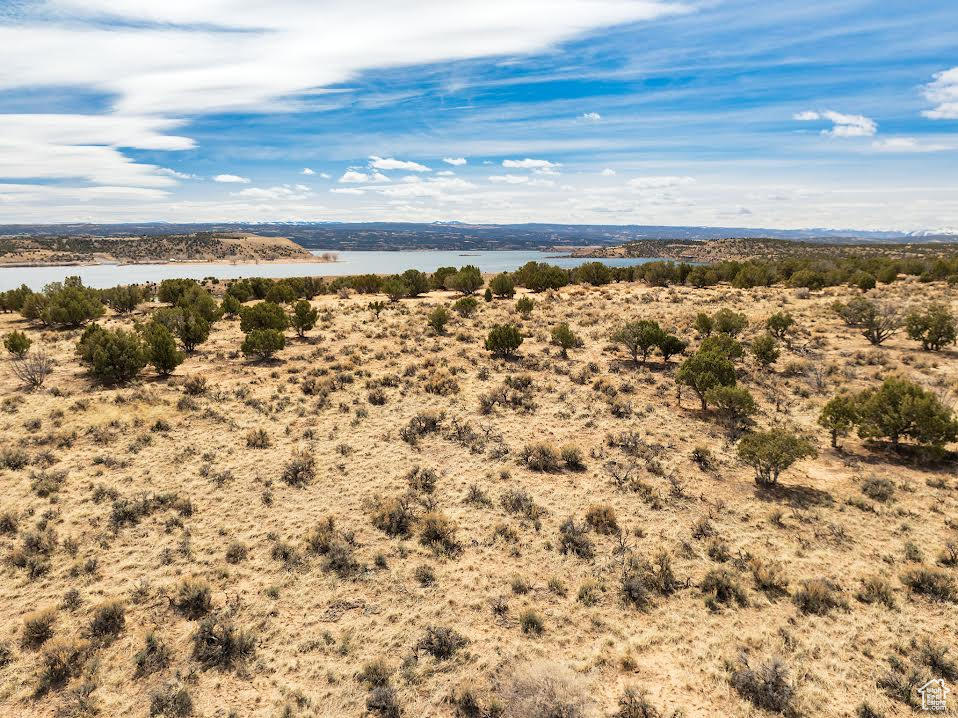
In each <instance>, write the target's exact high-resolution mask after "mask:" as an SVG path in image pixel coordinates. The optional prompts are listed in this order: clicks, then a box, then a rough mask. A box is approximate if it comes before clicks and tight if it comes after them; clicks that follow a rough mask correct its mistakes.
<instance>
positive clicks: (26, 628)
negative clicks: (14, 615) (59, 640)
mask: <svg viewBox="0 0 958 718" xmlns="http://www.w3.org/2000/svg"><path fill="white" fill-rule="evenodd" d="M56 620H57V612H56V609H55V608H44V609H42V610H39V611H33V612H32V613H28V614H27V615H26V616H24V617H23V635H22V637H21V639H20V642H21V643H22V644H23V645H24V646H26V647H27V648H37V647H38V646H41V645H43V644H44V643H46V642H47V641H48V640H50V639H51V638H52V637H53V624H54V623H56Z"/></svg>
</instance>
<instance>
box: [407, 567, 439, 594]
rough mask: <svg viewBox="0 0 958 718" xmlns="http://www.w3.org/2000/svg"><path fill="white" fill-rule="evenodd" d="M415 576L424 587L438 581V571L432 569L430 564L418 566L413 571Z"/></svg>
mask: <svg viewBox="0 0 958 718" xmlns="http://www.w3.org/2000/svg"><path fill="white" fill-rule="evenodd" d="M412 575H413V578H415V579H416V581H418V582H419V585H420V586H422V587H423V588H425V587H427V586H432V585H433V584H434V583H435V582H436V572H435V571H433V570H432V567H431V566H429V565H428V564H421V565H419V566H416V568H415V570H414V571H413V572H412Z"/></svg>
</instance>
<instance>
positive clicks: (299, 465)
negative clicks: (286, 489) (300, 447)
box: [283, 452, 316, 486]
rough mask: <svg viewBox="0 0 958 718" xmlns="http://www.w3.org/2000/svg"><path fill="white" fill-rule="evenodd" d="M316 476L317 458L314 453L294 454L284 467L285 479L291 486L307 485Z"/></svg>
mask: <svg viewBox="0 0 958 718" xmlns="http://www.w3.org/2000/svg"><path fill="white" fill-rule="evenodd" d="M315 478H316V459H315V458H314V457H313V455H312V454H310V453H307V452H300V453H297V454H294V455H293V457H292V458H291V459H290V460H289V461H288V462H287V463H286V466H285V467H284V468H283V481H285V482H286V483H287V484H289V485H290V486H306V485H307V484H309V483H311V482H312V481H313V479H315Z"/></svg>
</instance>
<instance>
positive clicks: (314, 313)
mask: <svg viewBox="0 0 958 718" xmlns="http://www.w3.org/2000/svg"><path fill="white" fill-rule="evenodd" d="M317 319H319V310H317V309H316V308H315V307H313V305H312V304H310V303H309V302H307V301H306V300H305V299H300V300H299V301H298V302H296V304H294V305H293V314H292V316H291V317H290V324H292V325H293V329H295V330H296V336H299V337H303V336H306V332H308V331H309V330H310V329H312V328H313V327H315V326H316V320H317Z"/></svg>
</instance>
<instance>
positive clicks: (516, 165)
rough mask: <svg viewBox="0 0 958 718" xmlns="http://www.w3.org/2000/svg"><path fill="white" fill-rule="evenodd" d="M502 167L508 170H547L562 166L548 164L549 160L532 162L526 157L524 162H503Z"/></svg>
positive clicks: (554, 163)
mask: <svg viewBox="0 0 958 718" xmlns="http://www.w3.org/2000/svg"><path fill="white" fill-rule="evenodd" d="M502 166H503V167H508V168H510V169H522V170H548V169H555V168H556V167H561V166H562V165H560V164H559V163H558V162H550V161H549V160H534V159H530V158H529V157H526V158H525V159H524V160H503V161H502Z"/></svg>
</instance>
